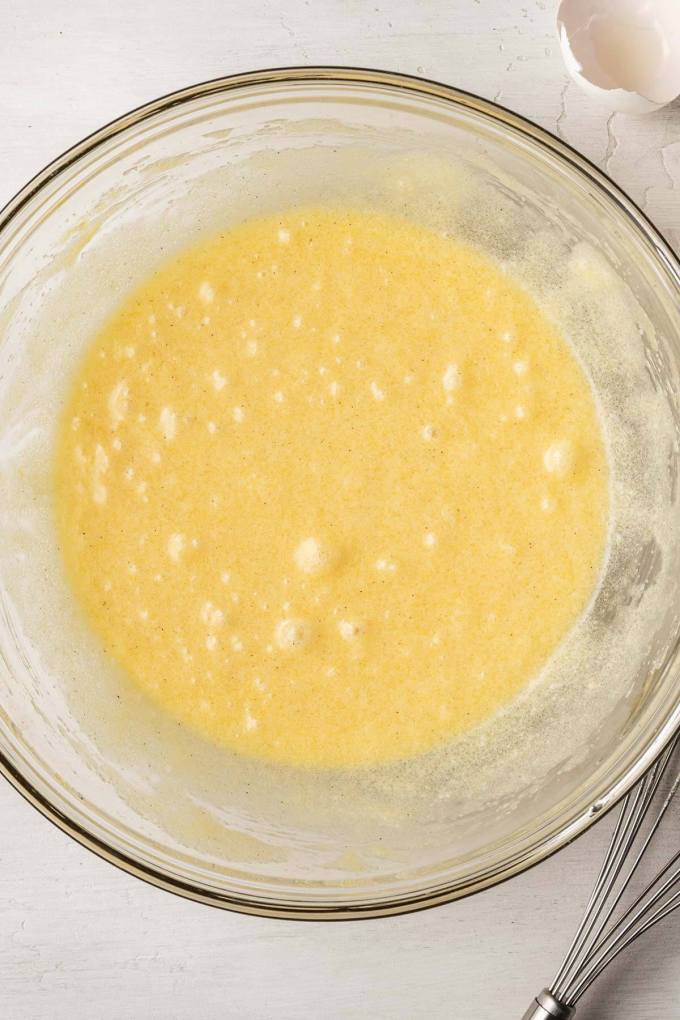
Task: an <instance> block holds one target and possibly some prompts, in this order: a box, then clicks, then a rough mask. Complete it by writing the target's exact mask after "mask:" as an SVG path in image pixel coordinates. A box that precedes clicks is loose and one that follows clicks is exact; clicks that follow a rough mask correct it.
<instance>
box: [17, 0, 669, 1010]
mask: <svg viewBox="0 0 680 1020" xmlns="http://www.w3.org/2000/svg"><path fill="white" fill-rule="evenodd" d="M555 6H556V4H554V3H552V2H551V0H448V2H442V0H391V2H387V0H370V2H366V0H284V2H280V3H277V2H275V0H269V2H267V0H261V2H254V0H191V2H189V3H187V2H179V0H165V2H164V3H162V4H161V3H158V2H154V0H150V2H147V3H145V4H141V3H139V2H136V0H135V2H133V0H115V2H110V0H107V2H103V0H90V2H88V3H87V4H86V3H84V2H83V0H23V2H22V3H21V4H19V3H15V4H11V5H10V4H6V5H4V7H3V8H2V9H1V11H0V129H1V131H2V145H1V146H0V203H2V202H3V201H4V200H6V199H7V198H9V197H10V196H11V194H13V192H14V191H15V190H17V189H18V188H19V187H20V186H21V185H22V184H23V183H24V182H25V180H26V179H27V178H29V177H30V176H32V174H34V173H35V172H36V170H38V169H39V168H41V167H42V166H43V165H44V164H45V163H46V162H47V161H48V160H50V159H51V158H53V157H54V156H55V155H57V154H58V153H59V152H61V151H62V150H63V149H64V148H66V147H67V146H68V145H70V144H72V143H73V142H75V141H77V140H78V139H80V138H81V137H82V136H84V135H86V134H88V133H89V132H90V131H92V130H93V129H95V128H96V127H98V126H99V125H100V124H102V123H104V122H105V121H108V120H110V119H111V118H113V117H115V116H117V115H118V114H120V113H122V112H124V111H125V110H127V109H129V108H131V107H134V106H137V105H138V104H140V103H142V102H144V101H146V100H148V99H151V98H153V97H155V96H157V95H160V94H162V93H165V92H168V91H171V90H172V89H175V88H179V87H180V86H183V85H186V84H190V83H193V82H196V81H200V80H203V79H207V78H213V77H217V76H219V75H222V74H227V73H230V72H234V71H242V70H247V69H250V68H257V67H267V66H274V65H279V66H282V65H288V64H299V63H339V64H355V65H364V66H371V67H383V68H389V69H395V70H400V71H406V72H410V73H415V74H423V75H425V76H428V77H432V78H437V79H440V80H442V81H446V82H449V83H451V84H454V85H458V86H460V87H462V88H465V89H469V90H470V91H472V92H477V93H479V94H481V95H483V96H487V97H489V98H493V99H496V100H497V101H499V102H501V103H503V104H504V105H506V106H508V107H510V108H511V109H513V110H517V111H518V112H520V113H523V114H525V115H527V116H528V117H530V118H532V119H533V120H535V121H537V122H538V123H539V124H541V125H543V126H544V127H547V128H548V129H550V130H553V131H557V132H558V133H559V134H560V135H561V136H562V137H563V138H564V139H566V140H567V141H568V142H570V143H571V144H572V145H574V146H575V147H576V148H578V149H579V150H580V151H582V152H583V153H585V154H586V155H587V156H589V157H590V158H591V159H592V160H594V162H596V163H597V164H598V165H599V166H601V167H603V168H604V169H606V170H607V172H609V173H610V174H611V176H613V177H614V179H615V180H616V181H617V182H618V183H619V184H621V185H622V186H623V187H624V188H625V189H626V190H627V191H628V193H629V194H630V195H631V197H632V198H633V199H635V200H636V201H637V202H639V203H640V205H641V206H642V208H643V209H644V210H645V211H646V212H647V214H648V215H649V216H650V217H651V218H652V219H653V220H654V221H655V222H656V224H657V225H658V226H659V227H660V228H661V230H662V231H663V232H664V233H665V234H666V236H667V237H668V238H669V240H671V242H672V243H674V244H675V245H676V247H677V246H678V245H679V244H680V106H679V105H678V104H675V106H674V107H671V108H670V109H668V110H666V111H663V112H661V113H658V114H654V115H653V116H651V117H648V118H645V119H631V118H627V117H625V116H623V115H615V116H611V115H610V114H608V112H607V111H606V110H603V109H601V108H599V107H597V106H595V105H593V103H592V102H591V101H590V100H588V99H586V98H585V97H584V96H583V95H582V94H581V93H580V92H579V91H578V89H577V88H576V86H575V85H573V84H570V82H569V80H568V78H567V76H566V73H565V71H564V69H563V66H562V62H561V59H560V56H559V52H558V47H557V43H556V39H555V34H554V8H555ZM610 825H611V821H610V820H604V821H603V822H602V823H601V824H599V825H598V826H597V827H596V828H595V829H594V830H591V831H590V832H589V833H587V834H586V835H585V836H584V837H583V838H582V839H580V840H579V841H578V842H577V843H575V844H573V845H572V846H571V847H569V848H567V849H566V850H564V851H562V852H561V853H560V854H558V855H556V856H555V857H553V858H552V859H551V860H549V861H547V862H546V863H544V864H542V865H540V866H539V867H537V868H536V869H534V870H533V871H531V872H530V873H528V874H525V875H522V876H520V877H519V878H516V879H514V880H512V881H511V882H510V883H508V884H506V885H503V886H501V887H499V888H496V889H493V890H490V891H488V892H485V893H483V894H480V895H478V896H476V897H473V898H472V899H470V900H466V901H464V902H460V903H455V904H451V905H449V906H446V907H440V908H438V909H436V910H431V911H426V912H424V913H420V914H414V915H410V916H406V917H401V918H393V919H389V920H382V921H364V922H359V923H354V924H339V925H338V924H336V925H331V924H320V923H307V924H300V923H292V922H284V921H268V920H261V919H255V918H247V917H239V916H236V915H231V914H227V913H223V912H219V911H216V910H210V909H209V908H206V907H202V906H198V905H196V904H193V903H189V902H185V901H182V900H179V899H176V898H174V897H171V896H169V895H168V894H166V893H163V892H160V891H159V890H157V889H154V888H151V887H149V886H146V885H144V884H142V883H141V882H139V881H137V880H135V879H133V878H131V877H129V876H128V875H125V874H123V873H121V872H118V871H116V870H115V869H114V868H112V867H111V866H110V865H108V864H105V863H103V862H102V861H100V860H98V859H97V858H95V857H94V856H92V855H91V854H89V853H88V852H87V851H85V850H83V849H82V848H80V847H79V846H77V845H76V844H75V843H73V842H71V841H70V840H69V839H68V838H67V837H66V836H64V835H63V834H62V833H60V832H58V831H57V830H56V829H55V828H53V827H52V826H51V825H49V823H48V822H46V821H44V820H43V819H42V818H41V817H39V816H38V815H37V813H36V812H34V811H33V810H32V809H31V808H30V807H29V806H28V805H27V804H25V803H24V802H23V801H22V800H21V798H20V797H19V796H18V795H17V794H16V793H15V792H14V791H13V790H11V789H10V788H9V786H7V785H6V784H0V863H1V867H0V1016H2V1017H7V1020H67V1018H68V1020H123V1018H124V1020H127V1018H131V1020H138V1018H139V1020H156V1018H158V1020H189V1018H191V1020H213V1018H215V1020H216V1018H218V1017H220V1018H225V1017H227V1018H239V1020H269V1018H272V1020H306V1018H309V1020H316V1018H318V1017H324V1018H327V1020H368V1018H370V1020H383V1018H384V1020H416V1018H423V1020H424V1018H427V1020H445V1018H447V1020H476V1018H479V1020H497V1018H498V1020H519V1017H520V1016H521V1015H522V1012H523V1010H524V1009H525V1008H526V1006H527V1005H528V1002H529V1000H530V999H531V997H532V996H533V995H534V994H535V993H536V992H537V991H538V990H539V989H540V988H541V987H542V985H543V984H544V983H545V982H546V981H548V980H549V979H550V978H551V977H552V973H553V971H554V970H555V968H556V965H557V964H558V962H559V959H560V956H561V954H562V953H563V951H564V950H565V949H566V947H567V944H568V942H569V939H570V937H571V935H572V933H573V930H574V928H575V925H576V923H577V921H578V919H579V917H580V913H581V910H582V908H583V905H584V903H585V901H586V899H587V896H588V892H589V890H590V886H591V884H592V881H593V879H594V876H595V873H596V871H597V868H598V866H599V863H600V859H601V856H602V852H603V848H604V845H605V843H606V840H607V837H608V833H609V829H610ZM668 825H669V828H670V829H671V833H672V837H673V838H674V839H675V843H676V845H677V844H678V843H679V842H680V810H678V811H676V812H675V813H674V814H673V817H672V818H671V819H669V822H668ZM679 960H680V917H676V918H671V919H670V920H669V921H667V922H666V923H665V924H664V925H663V926H662V927H660V928H658V929H656V930H655V931H654V932H652V933H650V934H649V935H648V936H646V938H645V939H644V941H643V942H641V943H639V944H638V946H636V947H635V948H634V949H633V950H632V951H630V952H629V953H628V954H627V955H626V956H625V957H624V958H623V959H622V960H621V961H620V962H618V963H617V964H616V965H614V966H613V967H612V968H611V970H610V972H609V973H608V974H607V975H606V976H605V977H604V979H603V980H602V981H601V983H600V984H599V985H598V986H596V989H595V990H594V992H593V993H592V994H591V996H590V997H589V998H588V999H587V1000H584V1003H583V1005H582V1007H580V1009H579V1020H614V1018H616V1020H652V1018H653V1017H654V1018H656V1017H659V1016H665V1017H676V1016H677V1017H680V966H678V961H679Z"/></svg>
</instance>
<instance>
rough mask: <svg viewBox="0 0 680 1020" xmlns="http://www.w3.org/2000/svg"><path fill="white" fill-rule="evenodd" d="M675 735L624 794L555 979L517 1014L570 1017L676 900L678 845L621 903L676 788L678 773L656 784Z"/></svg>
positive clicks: (676, 744) (541, 1019)
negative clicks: (665, 786)
mask: <svg viewBox="0 0 680 1020" xmlns="http://www.w3.org/2000/svg"><path fill="white" fill-rule="evenodd" d="M679 748H680V734H679V735H677V736H676V737H675V738H674V739H673V740H672V741H671V743H670V744H669V745H668V747H667V748H666V750H665V751H664V752H663V754H661V755H660V757H659V758H658V759H657V761H656V762H655V764H654V765H652V767H651V769H650V770H649V772H647V774H646V775H645V777H644V778H643V779H641V780H640V782H639V783H638V784H637V786H635V787H634V788H633V789H632V790H631V791H630V792H629V793H628V794H627V795H626V797H625V798H624V801H623V804H622V806H621V810H620V813H619V817H618V820H617V822H616V825H615V827H614V832H613V834H612V838H611V842H610V844H609V848H608V850H607V854H606V856H605V859H604V863H603V864H602V868H601V870H600V874H599V875H598V877H597V881H596V882H595V886H594V888H593V891H592V894H591V896H590V900H589V901H588V906H587V907H586V910H585V913H584V915H583V919H582V921H581V924H580V926H579V929H578V931H577V932H576V935H575V936H574V940H573V942H572V943H571V946H570V947H569V951H568V953H567V955H566V956H565V958H564V962H563V963H562V966H561V967H560V969H559V971H558V973H557V975H556V977H555V980H554V981H553V982H552V984H551V985H550V986H549V987H548V988H545V989H544V990H543V991H542V992H541V993H540V994H539V995H538V996H537V997H536V998H535V999H534V1001H533V1003H532V1004H531V1006H530V1007H529V1009H528V1010H527V1012H526V1013H525V1014H524V1017H523V1018H522V1020H569V1018H570V1017H572V1016H573V1015H574V1012H575V1009H576V1004H577V1002H578V1001H579V999H580V998H581V996H582V995H583V994H584V993H585V992H586V991H587V990H588V988H590V986H591V984H592V983H593V981H595V979H596V978H598V977H599V975H600V974H601V973H602V971H603V970H604V969H605V967H607V966H608V964H610V963H611V962H612V960H614V959H615V958H616V957H617V956H618V955H619V953H621V952H622V951H623V950H624V949H625V948H626V947H627V946H629V945H630V944H631V942H634V941H635V939H637V938H638V936H639V935H642V934H643V932H646V931H647V929H648V928H651V927H652V926H653V925H655V924H656V923H657V921H661V920H662V918H664V917H666V915H667V914H670V913H671V911H673V910H675V908H676V907H678V906H680V850H678V852H677V853H675V854H673V856H672V857H671V859H670V860H669V861H668V862H667V863H666V864H665V865H664V867H663V868H662V869H661V870H660V871H659V872H658V874H657V875H656V876H655V877H654V878H653V879H652V881H651V882H649V883H648V885H646V886H645V888H644V889H643V890H642V892H641V893H640V894H639V895H637V896H635V898H634V899H633V901H632V903H630V904H628V905H626V904H625V901H624V894H625V893H626V891H627V890H628V888H629V886H630V883H631V880H632V878H633V875H634V874H635V872H636V870H637V867H638V865H639V864H640V861H641V860H642V858H643V856H644V854H645V852H646V850H647V847H648V846H649V844H650V842H651V841H652V839H653V837H654V834H655V833H656V831H657V829H658V828H659V825H660V824H661V821H662V819H663V817H664V815H665V814H666V811H667V810H668V806H669V804H670V803H671V801H672V800H673V797H674V796H675V794H676V792H677V790H678V788H679V787H680V771H677V774H676V775H675V776H674V777H673V779H672V782H671V786H670V788H669V789H668V792H667V793H666V794H665V795H663V793H662V792H661V791H660V787H661V784H662V781H663V779H664V776H665V775H666V773H667V772H668V771H669V767H674V768H676V769H677V768H678V758H677V756H676V752H677V751H678V749H679Z"/></svg>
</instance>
